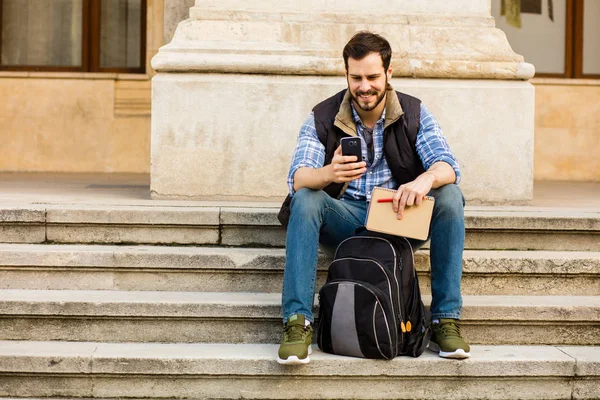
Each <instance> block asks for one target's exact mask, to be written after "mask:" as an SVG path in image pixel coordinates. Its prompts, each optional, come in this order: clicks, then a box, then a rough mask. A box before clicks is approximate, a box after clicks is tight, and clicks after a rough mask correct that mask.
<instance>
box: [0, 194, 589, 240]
mask: <svg viewBox="0 0 600 400" xmlns="http://www.w3.org/2000/svg"><path fill="white" fill-rule="evenodd" d="M219 204H220V206H219ZM236 204H237V206H235V207H234V206H231V205H228V203H215V204H214V205H213V206H210V207H209V206H206V207H198V206H142V205H137V206H125V205H95V204H89V205H45V206H44V205H39V206H32V205H23V206H14V205H11V206H0V242H5V243H46V242H50V243H120V244H126V243H132V244H159V243H162V244H211V245H224V246H263V247H264V246H272V247H282V246H283V245H284V244H285V233H284V231H283V229H282V228H281V227H280V225H279V222H277V218H276V216H277V212H278V208H277V207H273V206H272V205H271V206H269V207H257V206H255V207H251V205H252V203H236ZM465 215H466V216H465V219H466V220H465V222H466V229H467V241H466V248H469V249H515V250H530V249H536V250H553V251H555V250H581V251H600V213H598V212H582V211H578V210H576V209H567V208H565V209H555V208H533V207H471V206H468V207H467V208H466V210H465Z"/></svg>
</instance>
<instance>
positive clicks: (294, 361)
mask: <svg viewBox="0 0 600 400" xmlns="http://www.w3.org/2000/svg"><path fill="white" fill-rule="evenodd" d="M308 354H309V355H310V354H312V348H311V346H308ZM277 362H278V363H279V364H282V365H303V364H308V363H309V362H310V357H309V356H306V358H298V357H297V356H289V357H288V358H287V359H285V360H284V359H282V358H279V356H277Z"/></svg>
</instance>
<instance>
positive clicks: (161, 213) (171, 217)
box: [47, 205, 219, 226]
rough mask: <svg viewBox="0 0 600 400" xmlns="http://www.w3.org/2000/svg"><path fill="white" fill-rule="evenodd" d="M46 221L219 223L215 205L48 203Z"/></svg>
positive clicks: (155, 223) (60, 222) (70, 222)
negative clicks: (169, 205)
mask: <svg viewBox="0 0 600 400" xmlns="http://www.w3.org/2000/svg"><path fill="white" fill-rule="evenodd" d="M47 222H48V223H49V224H115V225H123V224H131V225H171V226H173V225H194V226H196V225H198V226H214V225H219V208H218V207H143V206H131V207H127V206H115V205H111V206H94V205H86V206H84V207H77V206H71V207H64V206H63V207H61V206H50V207H48V215H47Z"/></svg>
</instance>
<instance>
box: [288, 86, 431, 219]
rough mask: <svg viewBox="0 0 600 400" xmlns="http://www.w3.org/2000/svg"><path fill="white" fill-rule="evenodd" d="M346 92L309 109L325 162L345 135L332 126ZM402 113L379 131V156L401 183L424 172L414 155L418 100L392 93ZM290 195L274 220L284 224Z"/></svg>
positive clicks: (335, 186) (336, 190) (334, 191)
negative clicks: (381, 131)
mask: <svg viewBox="0 0 600 400" xmlns="http://www.w3.org/2000/svg"><path fill="white" fill-rule="evenodd" d="M345 94H346V89H344V90H342V91H341V92H339V93H337V94H336V95H334V96H332V97H330V98H328V99H326V100H324V101H322V102H321V103H319V104H317V105H316V106H315V107H314V108H313V113H314V116H315V127H316V130H317V135H318V137H319V140H320V141H321V143H322V144H323V146H325V164H324V165H328V164H330V163H331V160H332V159H333V154H334V153H335V149H337V147H338V146H339V145H340V140H341V138H342V137H345V136H349V135H348V134H346V133H345V132H343V131H342V130H341V129H340V128H338V127H337V126H335V125H334V123H335V117H336V115H337V114H338V112H339V110H340V105H341V104H342V101H343V99H344V96H345ZM396 94H397V95H398V100H399V101H400V105H401V106H402V110H403V112H404V114H403V115H402V116H400V118H399V119H398V120H397V121H395V122H394V123H392V124H391V125H390V126H388V127H387V128H386V129H385V130H384V132H383V155H384V157H385V160H386V161H387V163H388V167H389V168H390V170H391V172H392V176H393V177H394V179H395V180H396V182H397V183H398V185H402V184H404V183H407V182H411V181H413V180H415V179H416V178H417V177H418V176H419V175H421V174H422V173H423V172H425V169H424V168H423V164H422V163H421V159H420V158H419V155H418V154H417V149H416V143H417V134H418V133H419V126H420V122H421V100H419V99H417V98H416V97H412V96H409V95H407V94H404V93H400V92H396ZM343 189H344V184H342V183H331V184H329V185H328V186H326V187H325V188H323V190H324V191H325V192H326V193H327V194H329V195H330V196H331V197H335V198H339V197H341V196H342V194H343V192H342V190H343ZM291 200H292V199H291V196H289V195H288V197H287V198H286V199H285V201H284V203H283V205H282V206H281V210H280V211H279V215H278V217H277V218H278V219H279V222H281V224H282V225H283V226H284V227H287V223H288V220H289V215H290V210H289V208H290V204H291Z"/></svg>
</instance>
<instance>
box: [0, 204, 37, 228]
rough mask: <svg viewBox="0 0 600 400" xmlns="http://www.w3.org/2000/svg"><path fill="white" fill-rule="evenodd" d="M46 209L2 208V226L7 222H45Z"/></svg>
mask: <svg viewBox="0 0 600 400" xmlns="http://www.w3.org/2000/svg"><path fill="white" fill-rule="evenodd" d="M45 221H46V209H45V208H43V207H36V206H26V207H15V206H0V224H4V223H7V222H15V223H33V222H38V223H39V222H41V223H43V222H45Z"/></svg>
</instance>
